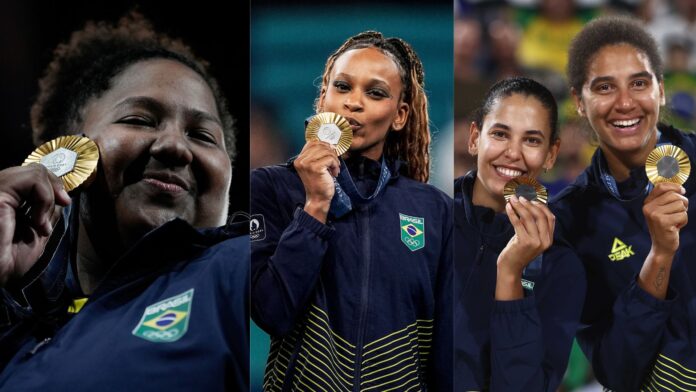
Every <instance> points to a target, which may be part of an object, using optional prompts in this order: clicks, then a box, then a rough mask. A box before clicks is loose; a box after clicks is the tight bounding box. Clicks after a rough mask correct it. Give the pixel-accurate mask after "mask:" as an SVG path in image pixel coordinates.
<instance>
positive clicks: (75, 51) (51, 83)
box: [31, 12, 236, 161]
mask: <svg viewBox="0 0 696 392" xmlns="http://www.w3.org/2000/svg"><path fill="white" fill-rule="evenodd" d="M152 58H164V59H171V60H175V61H178V62H180V63H182V64H184V65H186V66H187V67H189V68H191V69H192V70H194V71H195V72H196V73H198V74H199V75H200V76H201V77H202V78H203V79H204V80H205V81H206V82H207V83H208V85H209V87H210V89H211V91H212V93H213V96H214V97H215V102H216V105H217V110H218V113H219V115H220V119H221V120H222V125H223V132H224V136H225V145H226V147H227V152H228V154H229V156H230V161H232V160H233V159H234V156H235V153H236V146H235V135H234V132H235V129H234V119H233V118H232V115H231V114H230V112H229V110H228V109H227V102H226V100H225V98H224V96H223V95H222V92H221V91H220V88H219V86H218V83H217V81H216V80H215V79H214V78H213V77H212V76H211V75H210V74H209V71H208V63H207V62H206V61H205V60H202V59H200V58H198V57H196V56H195V55H194V54H193V52H192V51H191V49H190V48H189V47H188V46H186V45H185V44H184V43H182V42H181V41H180V40H178V39H172V38H170V37H168V36H167V35H164V34H161V33H158V32H156V31H154V30H153V28H152V25H151V23H150V22H149V21H148V20H147V19H145V17H143V16H142V15H141V14H139V13H137V12H130V13H129V14H127V15H126V16H124V17H123V18H121V20H119V22H118V24H116V25H111V24H108V23H106V22H87V24H86V25H85V27H84V28H83V29H82V30H79V31H75V32H73V34H72V36H71V37H70V40H69V41H68V42H67V43H63V44H60V45H59V46H58V47H57V48H56V49H55V51H54V53H53V60H52V61H51V63H50V64H49V65H48V67H47V68H46V70H45V71H44V76H43V77H42V78H41V80H40V81H39V95H38V98H37V99H36V101H35V102H34V104H33V106H32V108H31V125H32V129H33V139H34V143H35V144H36V145H39V144H42V143H44V142H46V141H48V140H51V139H53V138H55V137H58V136H61V135H65V134H75V133H79V132H81V130H80V129H79V128H78V127H79V126H80V123H81V122H82V120H83V119H82V118H81V110H82V108H83V106H84V105H85V104H86V103H87V101H89V99H91V98H94V97H99V96H100V95H101V94H103V93H104V92H105V91H106V90H108V89H109V88H111V82H112V80H113V79H114V77H116V76H117V75H118V74H119V73H120V72H122V71H123V70H124V69H125V68H126V67H128V66H129V65H131V64H133V63H136V62H138V61H142V60H147V59H152Z"/></svg>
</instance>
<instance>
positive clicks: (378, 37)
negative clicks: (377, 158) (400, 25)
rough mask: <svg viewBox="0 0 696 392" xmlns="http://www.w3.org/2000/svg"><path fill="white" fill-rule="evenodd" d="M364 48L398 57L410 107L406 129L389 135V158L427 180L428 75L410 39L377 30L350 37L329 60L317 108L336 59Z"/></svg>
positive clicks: (414, 176)
mask: <svg viewBox="0 0 696 392" xmlns="http://www.w3.org/2000/svg"><path fill="white" fill-rule="evenodd" d="M363 48H377V49H379V50H380V51H382V52H383V53H384V54H385V55H387V56H388V57H390V58H391V59H392V60H394V63H396V65H397V67H398V68H399V74H400V76H401V84H402V85H403V91H402V95H401V99H402V100H403V101H404V102H405V103H406V104H408V105H409V107H410V110H409V115H408V120H407V121H406V124H405V126H404V128H403V129H402V130H401V131H400V132H389V133H388V134H387V140H386V142H385V144H384V154H385V157H386V158H387V159H392V160H397V159H398V160H401V161H403V162H406V166H407V174H406V175H407V176H408V177H410V178H412V179H414V180H417V181H420V182H427V181H428V177H429V175H430V124H429V120H428V98H427V97H426V95H425V90H424V89H423V87H424V77H425V74H424V73H423V64H422V63H421V60H420V58H419V57H418V55H417V54H416V52H415V51H414V50H413V48H412V47H411V45H409V44H408V43H407V42H406V41H404V40H402V39H401V38H385V37H384V36H383V35H382V34H381V33H379V32H376V31H365V32H362V33H360V34H357V35H354V36H352V37H350V38H348V40H347V41H346V42H344V43H343V45H341V47H340V48H338V49H337V50H336V51H335V52H333V54H331V56H329V58H328V59H327V60H326V66H325V67H324V74H323V76H322V81H321V87H320V89H319V97H317V99H316V100H315V103H314V107H315V110H317V111H318V110H319V107H318V104H319V100H320V98H321V92H322V91H325V89H326V88H327V87H328V85H329V76H330V74H331V71H332V70H333V67H334V64H335V62H336V59H338V58H339V57H340V56H341V55H342V54H343V53H345V52H347V51H349V50H353V49H363Z"/></svg>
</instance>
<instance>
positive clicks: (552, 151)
mask: <svg viewBox="0 0 696 392" xmlns="http://www.w3.org/2000/svg"><path fill="white" fill-rule="evenodd" d="M560 148H561V139H556V141H554V142H552V143H551V146H550V147H549V152H547V153H546V159H545V160H544V169H546V170H551V169H553V165H554V164H555V163H556V158H558V150H560Z"/></svg>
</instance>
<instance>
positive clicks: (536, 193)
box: [503, 176, 549, 204]
mask: <svg viewBox="0 0 696 392" xmlns="http://www.w3.org/2000/svg"><path fill="white" fill-rule="evenodd" d="M513 195H515V196H517V197H524V198H525V199H527V200H529V201H534V200H536V201H538V202H541V203H544V204H546V202H547V201H548V199H549V194H548V193H547V192H546V187H544V186H543V185H541V184H540V183H539V181H537V180H535V179H534V178H532V177H527V176H519V177H515V178H513V179H512V180H510V181H508V182H507V184H505V187H504V188H503V197H504V198H505V201H506V202H507V201H510V198H511V197H512V196H513Z"/></svg>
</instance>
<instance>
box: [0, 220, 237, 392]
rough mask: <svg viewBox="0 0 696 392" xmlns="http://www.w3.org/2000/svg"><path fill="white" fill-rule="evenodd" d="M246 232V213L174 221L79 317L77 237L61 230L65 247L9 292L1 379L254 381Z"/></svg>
mask: <svg viewBox="0 0 696 392" xmlns="http://www.w3.org/2000/svg"><path fill="white" fill-rule="evenodd" d="M59 226H61V229H65V227H66V226H65V225H59ZM73 227H74V226H73ZM247 233H248V222H244V223H243V224H234V225H229V226H228V227H227V228H225V229H214V230H196V229H194V228H192V227H191V226H190V225H188V224H187V223H185V222H184V221H181V220H174V221H171V222H168V223H167V224H165V225H163V226H161V227H159V228H157V229H155V230H154V231H152V232H151V233H149V234H148V235H147V236H146V237H144V238H143V239H141V240H140V242H138V244H137V245H136V246H134V247H133V248H132V249H131V250H130V251H129V252H128V253H127V254H126V255H124V256H123V257H122V258H121V259H120V260H119V261H118V262H117V264H115V266H114V267H113V268H112V269H111V271H110V272H109V273H108V275H107V277H106V278H105V280H104V281H103V282H102V283H101V284H100V285H99V287H98V288H97V290H96V291H95V292H94V293H93V294H92V295H91V296H90V297H89V299H88V301H87V302H86V304H85V305H84V307H83V308H82V309H81V310H80V311H79V312H78V313H77V314H75V315H74V316H70V315H69V314H68V312H67V309H66V306H67V304H68V303H69V302H71V300H72V296H73V295H74V290H71V289H70V287H71V285H73V286H74V282H75V281H74V276H75V275H74V270H73V266H72V265H70V263H69V262H68V260H69V259H70V257H69V254H70V252H71V246H70V244H72V243H73V241H72V240H71V239H70V236H71V235H72V234H71V230H67V231H66V232H64V233H62V232H61V233H60V234H59V235H57V236H58V237H61V238H59V240H58V241H60V242H59V245H58V246H57V248H56V252H55V254H51V255H48V256H47V257H46V258H45V259H42V260H40V261H39V263H37V265H35V266H34V268H32V269H31V270H30V271H29V273H28V274H27V275H25V276H24V277H23V279H22V281H21V282H15V284H14V285H13V286H12V287H8V288H7V290H4V292H3V294H4V298H5V302H4V305H3V306H1V307H0V311H1V312H0V313H3V315H4V316H6V317H5V319H4V320H3V321H4V326H3V327H0V353H1V354H0V360H1V361H2V362H0V368H2V372H1V373H0V390H2V391H129V390H130V391H246V390H248V388H249V387H248V370H249V365H248V358H249V346H248V336H249V335H248V288H249V286H248V271H249V240H248V235H247ZM45 255H47V253H46V252H45Z"/></svg>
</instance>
